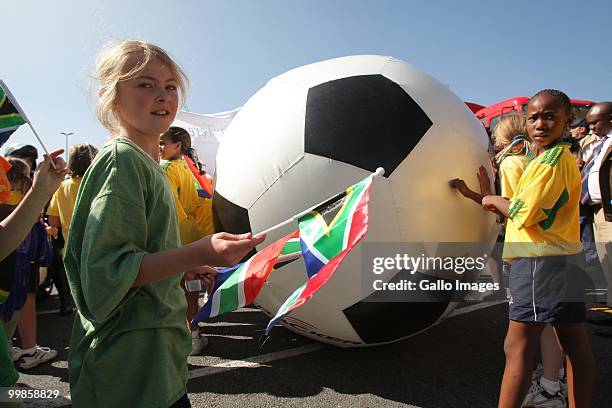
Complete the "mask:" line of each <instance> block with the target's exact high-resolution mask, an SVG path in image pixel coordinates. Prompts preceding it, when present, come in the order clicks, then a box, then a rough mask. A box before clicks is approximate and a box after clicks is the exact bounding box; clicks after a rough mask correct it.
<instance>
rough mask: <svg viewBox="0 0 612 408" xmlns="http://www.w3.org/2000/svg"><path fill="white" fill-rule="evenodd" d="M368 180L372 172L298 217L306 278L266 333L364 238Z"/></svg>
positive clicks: (366, 223) (320, 284)
mask: <svg viewBox="0 0 612 408" xmlns="http://www.w3.org/2000/svg"><path fill="white" fill-rule="evenodd" d="M371 184H372V176H368V177H366V178H365V179H364V180H362V181H360V182H359V183H357V184H355V185H353V186H351V187H349V188H348V189H347V190H346V191H344V192H342V193H340V194H338V195H336V196H335V197H333V198H331V199H330V200H328V201H326V202H325V203H323V204H321V205H320V206H319V207H317V208H316V209H314V210H312V211H311V212H309V213H308V214H306V215H304V216H303V217H302V218H300V219H299V220H298V222H299V234H300V245H301V248H302V255H303V257H304V262H305V264H306V271H307V274H308V276H309V279H308V281H306V282H305V283H304V284H303V285H301V286H300V287H299V288H297V289H296V290H295V291H294V292H293V293H292V294H291V296H289V297H288V298H287V300H286V301H285V302H284V303H283V304H282V306H281V307H280V309H279V310H278V311H277V312H276V315H275V316H274V317H273V318H272V319H271V320H270V322H269V323H268V326H267V327H266V333H265V335H266V336H268V335H269V334H270V331H271V330H272V328H273V327H274V326H275V325H276V323H278V322H279V321H280V320H281V319H282V318H283V317H285V316H286V315H287V314H289V313H291V311H292V310H294V309H296V308H298V307H300V306H301V305H303V304H304V303H306V302H307V301H308V300H309V299H310V298H311V297H312V296H313V295H314V294H315V293H316V292H317V291H318V290H319V289H320V288H321V287H323V285H325V283H327V281H328V280H329V279H330V278H331V277H332V275H333V274H334V272H336V270H337V269H338V267H339V266H340V264H341V263H342V261H343V260H344V258H345V257H346V255H348V253H349V252H350V251H351V249H353V248H354V247H355V246H356V245H357V244H358V243H359V241H361V240H362V239H363V237H364V236H365V234H366V233H367V231H368V204H369V200H370V186H371Z"/></svg>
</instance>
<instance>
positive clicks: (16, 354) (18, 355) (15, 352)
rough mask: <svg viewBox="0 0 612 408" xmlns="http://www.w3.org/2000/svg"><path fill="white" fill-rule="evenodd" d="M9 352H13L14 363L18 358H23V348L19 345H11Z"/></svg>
mask: <svg viewBox="0 0 612 408" xmlns="http://www.w3.org/2000/svg"><path fill="white" fill-rule="evenodd" d="M9 353H10V354H11V360H13V363H14V362H15V361H17V360H19V359H20V358H21V355H22V354H23V350H22V349H20V348H19V347H14V346H13V347H11V348H10V349H9Z"/></svg>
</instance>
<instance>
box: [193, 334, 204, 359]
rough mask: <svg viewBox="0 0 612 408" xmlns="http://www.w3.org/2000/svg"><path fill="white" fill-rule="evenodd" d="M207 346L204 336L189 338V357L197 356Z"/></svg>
mask: <svg viewBox="0 0 612 408" xmlns="http://www.w3.org/2000/svg"><path fill="white" fill-rule="evenodd" d="M206 346H208V338H207V337H205V336H200V335H199V334H198V336H197V337H195V336H191V354H190V355H191V356H197V355H199V354H200V353H201V352H202V350H204V349H205V348H206Z"/></svg>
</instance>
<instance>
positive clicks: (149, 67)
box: [64, 40, 264, 407]
mask: <svg viewBox="0 0 612 408" xmlns="http://www.w3.org/2000/svg"><path fill="white" fill-rule="evenodd" d="M97 79H98V80H99V81H100V88H99V93H98V95H99V99H98V103H97V113H98V117H99V119H100V121H101V122H102V124H103V125H104V126H105V127H106V128H107V129H108V130H109V131H110V132H111V133H112V135H113V139H112V140H111V141H110V142H109V143H107V144H106V145H105V146H104V147H103V148H102V149H101V150H100V152H99V153H98V155H97V156H96V160H95V161H94V163H93V164H92V165H91V167H90V168H89V170H88V171H87V173H86V174H85V177H84V178H83V181H82V182H81V187H80V190H79V195H78V197H77V202H76V205H75V210H74V214H73V216H72V222H71V225H70V236H69V238H68V243H67V247H66V256H65V258H64V264H65V266H66V272H67V274H68V280H69V283H70V288H71V291H72V293H73V296H74V299H75V303H76V306H77V309H78V315H77V317H76V319H75V323H74V327H73V332H72V336H71V340H70V356H69V377H70V390H71V398H72V402H73V404H74V405H75V406H83V407H96V406H114V407H128V406H130V407H131V406H161V407H163V406H166V407H169V406H181V407H185V406H190V403H189V400H188V398H187V389H186V384H187V356H188V355H189V353H190V351H191V343H190V336H189V331H188V330H187V327H186V325H185V312H186V310H185V309H186V302H185V295H184V294H183V291H182V290H181V288H180V287H179V282H180V280H181V277H182V276H183V275H184V274H185V272H186V271H189V273H188V275H186V278H188V279H194V278H197V277H200V276H201V274H202V270H203V269H204V270H206V271H208V269H207V268H201V266H202V265H214V266H224V265H232V264H235V263H237V262H238V261H239V260H240V259H241V258H242V257H244V256H245V255H246V254H247V253H248V252H249V251H250V250H251V249H252V248H253V247H254V246H255V245H258V244H259V243H261V242H263V240H264V237H263V236H262V237H258V238H253V237H251V235H250V234H244V235H232V234H227V233H218V234H214V235H212V236H206V237H204V238H202V239H200V240H198V241H195V242H193V243H191V244H187V245H183V246H181V245H180V239H179V230H178V221H177V218H176V211H175V209H174V200H173V197H172V193H171V191H170V188H169V186H168V182H167V179H166V177H165V175H164V172H163V170H162V168H161V167H160V166H159V163H158V160H159V136H160V134H162V133H163V132H165V131H166V130H168V128H169V127H170V124H171V123H172V121H173V120H174V118H175V116H176V113H177V110H178V106H179V99H180V97H179V92H180V93H181V94H182V96H183V97H184V91H185V89H186V85H187V78H186V76H185V74H184V72H183V71H182V69H181V68H180V67H179V66H178V65H177V64H176V63H175V62H174V61H173V60H172V59H171V57H170V56H169V55H168V54H167V53H166V52H165V51H164V50H163V49H161V48H160V47H158V46H155V45H153V44H150V43H147V42H144V41H136V40H128V41H123V42H121V43H118V44H115V45H112V46H109V47H107V48H106V49H104V50H103V52H102V53H101V54H100V55H99V58H98V60H97ZM126 361H128V362H129V364H124V363H125V362H126ZM118 367H121V369H118Z"/></svg>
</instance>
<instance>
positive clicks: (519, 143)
mask: <svg viewBox="0 0 612 408" xmlns="http://www.w3.org/2000/svg"><path fill="white" fill-rule="evenodd" d="M491 139H492V140H493V144H494V145H495V148H496V150H500V152H499V153H497V155H496V156H495V159H496V162H497V164H501V162H502V160H504V158H505V157H507V156H517V155H523V156H529V155H530V154H531V140H530V139H529V136H527V126H526V121H525V116H524V115H521V114H518V113H515V114H512V115H509V116H505V117H503V118H502V119H501V120H500V121H499V123H498V124H497V126H495V129H494V130H493V134H492V135H491Z"/></svg>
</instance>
